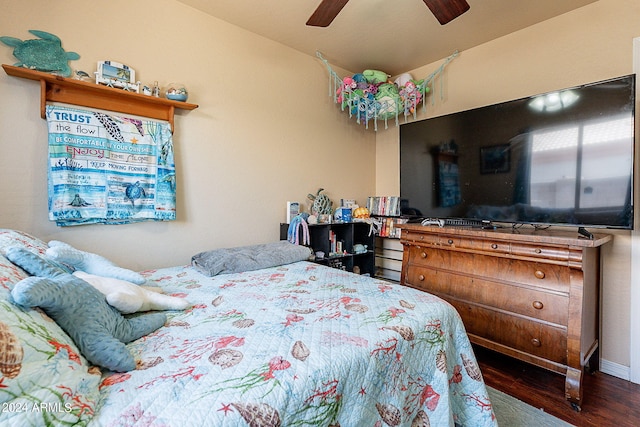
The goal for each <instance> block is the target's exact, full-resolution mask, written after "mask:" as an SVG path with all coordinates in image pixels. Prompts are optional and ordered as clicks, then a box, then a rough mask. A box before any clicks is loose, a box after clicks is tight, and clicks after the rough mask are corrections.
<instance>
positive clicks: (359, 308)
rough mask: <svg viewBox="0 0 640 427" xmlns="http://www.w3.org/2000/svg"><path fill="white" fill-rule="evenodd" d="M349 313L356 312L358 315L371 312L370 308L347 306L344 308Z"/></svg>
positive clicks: (356, 305) (358, 305)
mask: <svg viewBox="0 0 640 427" xmlns="http://www.w3.org/2000/svg"><path fill="white" fill-rule="evenodd" d="M344 308H346V309H347V310H349V311H355V312H356V313H366V312H367V311H369V307H367V306H366V305H362V304H347V305H345V306H344Z"/></svg>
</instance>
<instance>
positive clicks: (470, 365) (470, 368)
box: [460, 353, 482, 381]
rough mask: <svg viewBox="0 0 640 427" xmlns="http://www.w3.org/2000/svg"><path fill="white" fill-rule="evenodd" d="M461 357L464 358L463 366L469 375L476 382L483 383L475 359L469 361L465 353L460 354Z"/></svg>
mask: <svg viewBox="0 0 640 427" xmlns="http://www.w3.org/2000/svg"><path fill="white" fill-rule="evenodd" d="M460 357H462V364H463V365H464V369H465V370H466V371H467V374H468V375H469V376H470V377H471V378H472V379H474V380H476V381H482V374H481V373H480V368H478V364H477V363H476V362H475V361H474V360H473V359H469V358H468V357H467V356H466V355H465V354H464V353H460Z"/></svg>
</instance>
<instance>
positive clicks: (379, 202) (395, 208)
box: [367, 196, 400, 216]
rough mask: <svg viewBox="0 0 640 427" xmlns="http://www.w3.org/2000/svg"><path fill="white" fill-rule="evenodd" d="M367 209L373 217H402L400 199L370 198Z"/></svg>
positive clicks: (392, 197) (386, 197)
mask: <svg viewBox="0 0 640 427" xmlns="http://www.w3.org/2000/svg"><path fill="white" fill-rule="evenodd" d="M367 209H369V213H370V214H371V215H378V216H400V197H398V196H370V197H369V198H368V199H367Z"/></svg>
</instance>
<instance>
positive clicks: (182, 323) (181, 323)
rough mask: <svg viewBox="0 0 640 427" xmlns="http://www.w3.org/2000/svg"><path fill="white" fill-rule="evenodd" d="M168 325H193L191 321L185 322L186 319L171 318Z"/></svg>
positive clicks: (184, 326)
mask: <svg viewBox="0 0 640 427" xmlns="http://www.w3.org/2000/svg"><path fill="white" fill-rule="evenodd" d="M167 326H177V327H182V328H188V327H190V326H191V324H190V323H189V322H185V321H184V320H170V321H169V323H167Z"/></svg>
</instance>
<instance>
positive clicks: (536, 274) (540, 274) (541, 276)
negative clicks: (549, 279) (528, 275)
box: [534, 270, 545, 279]
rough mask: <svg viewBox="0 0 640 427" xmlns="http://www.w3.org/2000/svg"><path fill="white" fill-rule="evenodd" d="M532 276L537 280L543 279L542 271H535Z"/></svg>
mask: <svg viewBox="0 0 640 427" xmlns="http://www.w3.org/2000/svg"><path fill="white" fill-rule="evenodd" d="M534 275H535V276H536V277H537V278H538V279H544V276H545V274H544V271H540V270H536V272H535V273H534Z"/></svg>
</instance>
